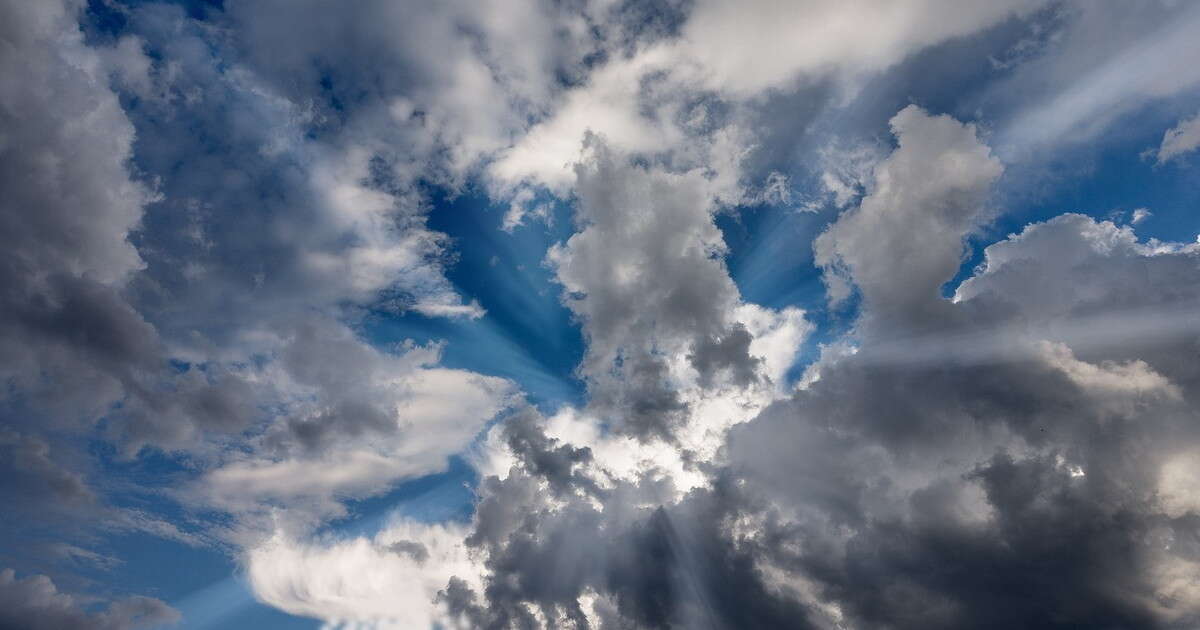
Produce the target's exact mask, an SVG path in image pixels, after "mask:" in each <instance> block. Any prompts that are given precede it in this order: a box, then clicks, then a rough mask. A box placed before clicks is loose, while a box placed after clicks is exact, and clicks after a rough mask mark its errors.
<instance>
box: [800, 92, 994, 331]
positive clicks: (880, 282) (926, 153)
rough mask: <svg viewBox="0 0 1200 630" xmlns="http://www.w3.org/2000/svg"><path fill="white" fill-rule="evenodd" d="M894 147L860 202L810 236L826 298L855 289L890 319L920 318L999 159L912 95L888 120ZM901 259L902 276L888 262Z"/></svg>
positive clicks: (953, 268)
mask: <svg viewBox="0 0 1200 630" xmlns="http://www.w3.org/2000/svg"><path fill="white" fill-rule="evenodd" d="M891 126H892V131H893V133H895V134H896V138H897V141H898V142H899V148H897V149H896V151H894V152H893V153H892V154H891V156H889V157H888V158H886V159H884V160H883V161H882V162H880V163H879V165H878V166H877V167H876V168H875V171H874V181H873V183H872V186H871V188H870V189H869V191H868V192H867V194H866V196H865V197H863V200H862V203H861V204H860V205H859V206H858V207H857V208H854V209H851V210H849V211H847V212H846V213H844V214H843V215H842V216H841V217H839V218H838V220H837V221H836V222H835V223H834V224H833V225H831V226H830V227H829V228H828V229H827V230H826V232H825V233H824V234H822V235H821V236H820V237H818V238H817V240H816V241H815V243H814V252H815V253H814V255H815V260H816V263H817V264H818V265H820V266H821V267H822V268H823V269H824V270H825V282H826V285H827V286H828V287H829V290H830V291H829V293H830V297H831V300H832V301H833V302H834V303H837V302H840V301H842V300H844V299H845V298H846V297H848V295H849V290H850V286H849V283H851V282H852V283H853V284H854V285H855V286H857V287H858V289H859V290H860V291H861V292H862V295H863V299H864V301H865V302H866V304H867V306H868V309H869V312H870V313H872V314H875V315H877V316H878V317H879V318H880V319H882V320H884V321H887V322H889V325H890V324H891V323H892V322H893V320H904V319H908V320H914V321H915V320H919V319H921V318H923V317H926V316H927V315H928V314H927V313H925V312H924V309H926V308H929V307H930V306H931V305H936V304H937V300H936V299H934V298H936V297H937V296H939V295H940V291H941V287H942V285H943V284H945V283H946V282H947V281H949V280H950V278H952V277H953V276H954V274H955V272H957V270H958V267H959V265H960V264H961V261H962V255H963V253H962V252H963V239H964V238H965V237H966V236H967V234H969V233H970V232H971V231H972V230H973V229H975V228H976V227H978V226H979V225H980V224H981V223H982V222H983V221H984V220H985V218H986V217H987V214H986V212H985V208H984V202H985V199H986V195H987V193H988V191H989V188H990V186H991V184H992V183H993V182H994V181H995V180H996V178H997V177H999V176H1000V174H1001V172H1003V167H1002V166H1001V164H1000V161H999V160H997V159H996V158H995V157H993V156H992V155H991V152H990V150H989V149H988V147H987V146H985V145H984V144H982V143H981V142H980V141H979V139H978V137H977V136H976V132H975V128H974V127H973V126H971V125H963V124H961V123H959V122H958V121H956V120H954V119H952V118H950V117H949V116H931V115H929V114H928V113H926V112H925V111H924V110H922V109H920V108H918V107H916V106H912V105H910V106H909V107H906V108H905V109H903V110H901V111H900V112H899V113H898V114H896V116H895V117H893V118H892V120H891ZM897 265H902V266H903V267H904V269H905V274H904V276H903V277H897V276H896V274H895V269H896V266H897Z"/></svg>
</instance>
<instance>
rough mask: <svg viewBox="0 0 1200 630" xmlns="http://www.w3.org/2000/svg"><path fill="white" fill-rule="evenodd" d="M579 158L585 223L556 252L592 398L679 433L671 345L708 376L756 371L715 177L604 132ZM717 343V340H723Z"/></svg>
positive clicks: (612, 411)
mask: <svg viewBox="0 0 1200 630" xmlns="http://www.w3.org/2000/svg"><path fill="white" fill-rule="evenodd" d="M588 146H589V154H588V156H587V157H585V159H584V160H583V161H581V162H580V163H579V165H578V166H577V167H576V177H577V183H576V186H577V195H578V203H577V207H576V215H575V221H576V224H577V225H578V230H579V231H578V232H576V233H575V234H574V235H573V236H572V237H571V238H570V239H568V240H567V242H566V243H565V244H562V245H557V246H555V247H553V248H552V249H551V250H550V252H549V254H548V256H547V260H548V262H549V264H550V265H551V266H552V268H553V269H554V271H555V273H556V274H557V279H558V281H559V282H560V283H561V284H562V285H563V288H564V293H563V302H564V303H565V304H566V305H567V307H568V308H570V309H571V310H572V312H574V313H575V315H576V316H577V317H578V318H579V319H580V321H581V323H582V324H583V331H584V334H585V335H586V337H587V340H588V350H587V355H586V356H585V358H584V361H583V364H582V365H581V366H580V368H579V373H580V375H581V376H582V377H583V378H584V380H585V381H586V382H587V383H588V387H589V394H590V396H591V400H592V404H593V406H594V407H595V408H596V409H598V410H599V411H600V412H601V413H602V414H604V415H608V416H612V417H613V419H614V420H615V421H616V423H617V425H618V426H623V427H624V428H625V429H627V430H629V431H631V432H632V433H633V434H635V435H638V436H640V437H650V436H658V437H665V438H669V437H670V435H671V434H672V431H673V427H674V426H675V425H677V424H678V423H679V422H680V418H679V415H680V414H681V413H683V411H684V410H685V408H684V403H683V402H682V401H681V400H679V398H678V395H677V393H676V392H675V391H674V390H673V389H672V387H671V385H670V384H669V382H668V379H667V367H666V365H665V360H666V359H665V355H669V354H670V353H672V352H675V351H677V350H683V351H686V349H687V348H690V347H695V348H696V356H697V357H700V358H698V359H696V360H695V361H697V362H698V363H695V365H696V367H697V368H698V369H699V370H700V372H701V376H702V378H704V379H706V380H711V379H712V378H713V376H714V373H715V372H716V371H718V370H720V369H723V368H730V369H731V371H732V374H733V378H734V379H735V380H739V381H744V380H746V378H747V374H749V373H750V371H751V370H752V369H753V367H752V366H753V365H754V364H755V362H754V360H753V359H752V358H751V357H750V356H749V354H748V345H749V344H748V339H747V338H746V335H745V330H744V329H739V328H738V327H737V326H736V325H735V322H733V321H731V319H732V318H731V312H732V310H733V308H734V307H736V305H737V304H738V302H739V300H740V297H739V295H738V291H737V287H736V286H734V284H733V281H732V280H731V279H730V278H729V274H728V272H727V271H726V269H725V265H724V263H723V261H722V260H721V259H720V257H719V256H720V255H721V254H722V253H723V252H724V248H725V245H724V241H723V240H722V237H721V233H720V231H719V230H718V229H717V227H716V225H715V224H714V223H713V218H712V214H711V213H712V212H713V210H714V207H713V204H714V201H713V198H712V195H711V190H712V188H711V186H710V185H709V183H708V182H707V180H706V179H705V178H704V177H703V176H702V175H701V174H700V173H699V172H697V171H690V172H687V173H683V174H673V173H669V172H664V171H662V170H657V169H647V168H644V167H641V166H637V165H634V164H630V163H629V157H628V156H626V155H624V154H622V153H620V152H618V151H615V150H612V149H610V148H609V147H608V146H607V145H606V144H605V142H604V140H603V139H602V138H599V137H592V138H591V139H590V140H589V144H588ZM714 344H715V345H714Z"/></svg>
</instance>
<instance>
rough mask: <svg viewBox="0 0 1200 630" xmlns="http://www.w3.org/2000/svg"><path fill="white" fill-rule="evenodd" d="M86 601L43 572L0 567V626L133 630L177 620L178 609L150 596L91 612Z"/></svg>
mask: <svg viewBox="0 0 1200 630" xmlns="http://www.w3.org/2000/svg"><path fill="white" fill-rule="evenodd" d="M87 603H88V602H86V601H80V600H79V599H77V598H76V597H74V596H72V595H69V594H67V593H63V592H62V591H59V590H58V588H57V587H56V586H55V585H54V582H52V581H51V580H50V578H48V577H46V576H44V575H30V576H27V577H23V578H18V577H17V576H16V573H15V572H14V571H13V570H12V569H3V570H0V627H4V628H14V629H15V628H27V629H28V630H43V629H44V630H59V629H61V628H96V629H97V630H134V629H136V628H160V627H163V626H164V625H171V624H174V623H175V622H177V621H179V619H180V616H179V612H178V611H176V610H175V609H173V608H171V607H170V606H167V605H166V604H164V603H163V602H161V601H159V600H157V599H153V598H150V597H130V598H126V599H121V600H117V601H114V602H112V603H110V604H108V605H107V606H106V607H105V608H103V609H102V610H99V611H95V612H91V611H89V610H88V608H89V607H87V606H86V604H87Z"/></svg>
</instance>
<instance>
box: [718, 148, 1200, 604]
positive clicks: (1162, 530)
mask: <svg viewBox="0 0 1200 630" xmlns="http://www.w3.org/2000/svg"><path fill="white" fill-rule="evenodd" d="M903 150H904V149H903V144H902V147H901V148H900V149H897V154H898V153H899V152H901V151H903ZM953 151H954V149H950V152H951V153H953ZM894 155H896V154H894ZM878 176H883V177H887V176H888V173H887V171H886V170H885V171H883V172H882V173H877V177H878ZM929 179H930V178H929V177H923V178H921V181H929ZM985 182H986V179H985ZM904 183H905V182H900V183H895V182H889V185H892V186H902V185H903V184H904ZM882 184H883V182H880V181H877V182H876V183H875V186H876V189H875V190H876V191H878V190H881V189H884V188H882V187H881V186H882ZM873 194H874V193H873ZM866 204H867V201H865V200H864V206H865V205H866ZM972 205H975V204H974V203H973V204H972ZM937 207H938V206H936V205H935V209H934V210H933V212H934V214H937V213H938V210H937ZM904 208H905V206H904V205H903V204H898V205H896V206H887V207H886V209H887V210H893V209H899V210H903V209H904ZM967 216H970V215H967ZM972 220H976V219H972ZM938 225H939V226H940V225H942V224H941V223H939V224H938ZM958 225H959V227H958V228H956V229H955V228H951V229H948V230H945V231H944V232H935V231H932V230H930V231H929V233H923V234H911V233H908V234H909V236H910V237H911V238H912V239H913V240H914V241H915V242H920V243H925V244H926V245H928V243H929V241H928V240H926V239H930V238H940V239H942V243H943V245H942V246H941V248H940V249H939V248H938V247H934V248H931V249H932V251H933V252H934V254H932V256H934V257H935V258H936V257H938V256H937V255H936V252H938V251H941V252H943V255H941V256H940V258H938V259H939V260H941V263H939V266H938V268H939V271H938V272H937V273H934V272H933V271H932V269H933V267H932V266H931V267H929V269H930V270H931V271H930V272H929V273H927V274H922V273H918V274H916V279H915V281H914V279H913V278H912V277H910V276H911V270H910V269H909V268H908V266H907V265H906V264H903V263H907V262H908V261H910V260H912V257H911V256H909V257H907V258H906V257H901V256H897V257H896V258H895V259H894V260H895V262H896V263H897V264H895V265H894V266H893V267H892V268H891V270H890V272H889V271H886V270H884V269H883V268H882V267H873V266H865V265H863V264H861V263H859V264H857V265H853V264H852V265H848V266H847V267H848V269H847V271H848V273H849V280H851V281H853V282H854V283H855V284H857V285H858V286H860V287H862V290H863V293H864V298H866V310H865V312H864V314H863V318H864V321H866V322H869V324H870V325H869V326H867V327H865V328H864V333H863V335H862V337H861V338H860V340H859V348H858V351H857V352H856V353H854V354H849V355H845V356H841V357H840V358H836V359H832V358H831V359H829V360H828V361H826V362H824V363H823V364H820V365H819V366H818V369H819V373H820V377H819V379H818V380H816V381H815V382H813V383H811V384H810V385H809V386H808V388H807V389H804V390H801V391H799V392H797V393H796V395H795V397H794V398H793V399H792V400H791V401H787V402H783V403H778V404H776V405H775V406H773V407H771V408H768V409H767V410H766V411H765V412H763V414H761V415H760V417H759V418H757V419H756V420H755V421H753V422H750V423H747V424H745V425H742V426H740V427H737V428H735V429H734V430H733V431H732V432H731V435H730V439H729V445H728V454H729V457H730V465H731V471H732V472H733V473H734V474H735V475H736V476H737V477H738V478H739V479H741V480H743V482H744V484H745V485H744V490H745V492H747V493H748V494H749V495H751V496H754V497H757V498H759V499H760V500H762V501H765V502H766V505H769V506H770V507H769V508H767V509H766V511H765V513H764V514H765V516H763V517H762V518H763V519H764V521H763V522H764V523H766V526H765V527H764V529H763V530H762V532H763V533H762V534H760V536H759V537H760V538H761V539H765V540H772V541H773V542H774V544H773V545H769V546H766V547H764V548H763V555H762V556H761V557H760V559H759V562H760V563H761V565H762V566H768V567H775V568H776V569H778V570H782V571H784V572H785V573H787V574H790V575H793V576H795V577H796V578H797V579H804V580H807V581H808V583H810V584H811V585H812V588H813V589H814V590H815V592H816V593H817V594H818V598H819V599H820V600H824V601H826V602H828V603H832V604H834V605H836V606H838V607H839V610H840V611H841V614H843V615H845V619H846V620H847V621H849V622H851V623H854V624H861V625H865V626H869V627H890V628H953V627H963V626H971V627H997V628H1000V627H1013V626H1021V627H1038V628H1042V627H1045V628H1053V627H1130V628H1132V627H1164V628H1166V627H1170V628H1175V627H1179V628H1182V627H1189V626H1190V625H1192V624H1194V623H1195V621H1196V619H1197V615H1200V607H1198V606H1197V604H1198V603H1200V602H1198V600H1196V598H1195V597H1194V596H1192V595H1191V594H1189V593H1187V592H1186V591H1181V590H1180V587H1179V584H1178V581H1177V580H1178V579H1186V578H1177V577H1176V576H1182V575H1190V573H1189V571H1194V570H1195V568H1196V566H1197V565H1196V564H1195V563H1196V558H1197V556H1196V554H1195V551H1194V549H1193V546H1192V545H1191V544H1190V543H1187V542H1183V541H1189V540H1191V535H1190V534H1189V533H1187V532H1188V530H1187V528H1188V527H1189V525H1186V524H1185V523H1187V522H1189V520H1188V519H1191V518H1194V514H1193V513H1192V512H1187V511H1186V509H1187V508H1184V507H1182V505H1190V504H1189V503H1186V501H1185V502H1184V503H1183V504H1180V505H1176V507H1174V508H1168V507H1164V503H1163V502H1162V496H1163V493H1164V492H1165V491H1166V490H1164V486H1163V484H1164V483H1165V482H1164V481H1163V479H1164V477H1163V474H1164V473H1163V472H1162V471H1163V470H1165V469H1164V466H1171V465H1172V464H1171V462H1174V461H1178V460H1177V458H1178V457H1180V455H1179V453H1180V452H1181V451H1182V452H1188V451H1187V449H1189V448H1193V447H1194V445H1195V444H1197V443H1200V442H1198V438H1200V435H1198V434H1197V432H1196V429H1195V426H1196V416H1195V411H1194V404H1192V403H1191V402H1190V401H1192V400H1194V396H1195V394H1196V391H1197V390H1196V377H1195V370H1194V369H1193V368H1192V367H1191V365H1192V364H1193V363H1194V361H1191V360H1190V359H1189V358H1187V357H1192V356H1194V353H1195V348H1196V345H1195V344H1196V334H1197V332H1198V328H1200V327H1198V326H1197V325H1195V323H1194V322H1193V323H1191V324H1190V325H1184V324H1182V322H1181V323H1179V324H1177V325H1174V326H1172V327H1170V328H1167V329H1165V330H1155V329H1154V327H1155V325H1156V323H1157V322H1158V321H1161V320H1156V319H1155V318H1153V317H1149V318H1147V319H1146V320H1144V321H1141V322H1136V321H1134V322H1131V321H1128V320H1129V318H1128V317H1124V318H1122V317H1121V314H1122V313H1123V312H1125V311H1127V310H1128V309H1130V308H1139V309H1141V311H1140V312H1142V313H1146V314H1153V313H1155V312H1166V313H1171V312H1175V311H1179V312H1186V309H1190V308H1193V305H1194V304H1195V299H1196V298H1195V291H1196V289H1197V286H1198V285H1197V282H1196V279H1197V273H1196V272H1197V266H1196V265H1197V260H1196V256H1197V252H1196V249H1195V247H1194V246H1188V245H1177V244H1174V245H1173V244H1162V243H1154V242H1151V243H1141V242H1139V241H1137V239H1136V237H1135V236H1134V234H1133V232H1132V230H1131V229H1130V228H1120V227H1117V226H1115V225H1113V224H1111V223H1107V222H1097V221H1094V220H1092V219H1089V218H1087V217H1083V216H1080V215H1064V216H1062V217H1059V218H1056V219H1054V220H1052V221H1049V222H1047V223H1044V224H1038V225H1033V226H1029V227H1027V228H1026V229H1025V231H1024V232H1023V233H1022V234H1020V235H1014V236H1012V237H1010V238H1009V239H1007V240H1005V241H1002V242H1000V243H997V244H995V245H992V246H991V247H989V248H988V251H987V257H986V261H985V264H984V265H983V266H981V268H980V269H979V270H978V271H977V273H976V274H975V276H974V277H972V278H971V279H970V280H968V281H967V282H965V283H964V284H963V285H962V286H961V287H959V289H958V291H957V294H956V299H955V301H953V302H951V301H949V300H945V299H943V298H941V297H940V295H938V293H937V291H936V289H937V288H938V287H939V286H940V284H941V283H942V282H944V281H945V280H946V279H947V278H948V274H947V270H946V269H942V267H946V268H947V269H948V268H949V263H950V262H951V261H952V260H953V257H952V256H951V254H952V253H953V254H954V255H955V256H957V251H958V250H957V248H958V247H960V246H961V245H960V239H961V238H962V230H963V229H969V221H968V222H966V223H959V224H958ZM902 233H903V232H902ZM827 234H834V235H837V234H838V230H831V231H830V232H829V233H827ZM843 245H844V244H843ZM862 246H864V247H869V246H871V245H868V244H867V242H866V241H864V242H863V243H862ZM883 251H886V252H892V250H889V249H887V248H886V247H885V248H883ZM899 251H900V252H905V251H909V250H905V249H901V250H899ZM845 253H846V252H845V251H844V250H843V252H842V254H843V256H845ZM856 254H857V252H851V253H850V256H849V258H850V259H851V260H863V259H856V258H855V256H856ZM917 263H918V265H917V269H918V271H919V270H920V269H923V268H924V267H922V266H921V264H920V263H921V259H920V258H918V259H917ZM856 270H864V271H865V275H864V276H861V277H860V276H859V275H857V274H856V273H855V271H856ZM950 273H952V269H951V270H950ZM873 286H885V287H887V289H886V290H884V291H882V292H881V293H874V292H873V291H874V289H873V288H872V287H873ZM900 290H912V291H913V293H912V294H911V295H906V296H903V298H904V301H901V302H900V303H901V304H903V305H904V308H903V309H899V310H896V309H895V304H896V303H895V302H894V301H892V300H890V299H889V298H890V297H891V296H892V295H893V293H892V291H900ZM881 295H882V296H883V297H884V299H880V297H879V296H881ZM935 303H936V304H937V305H938V306H937V307H936V308H931V305H932V304H935ZM1106 314H1115V316H1116V318H1115V319H1114V318H1113V317H1105V315H1106ZM1110 323H1120V324H1121V326H1122V327H1120V328H1119V327H1115V326H1107V327H1102V328H1100V329H1099V330H1080V329H1079V327H1080V326H1081V325H1088V324H1093V325H1100V324H1110ZM906 335H911V336H912V337H911V338H912V339H913V340H914V341H915V343H906V344H905V345H900V346H898V347H900V348H905V349H906V350H910V351H912V355H913V356H911V357H909V359H910V360H906V357H905V356H904V353H903V352H895V348H896V347H897V346H892V347H889V346H891V345H892V344H895V343H896V341H898V340H903V339H904V338H905V336H906ZM1042 335H1046V336H1042ZM984 338H987V339H989V341H988V342H987V345H986V348H985V347H984V346H977V347H975V348H973V349H971V350H969V351H963V349H962V348H961V345H963V344H966V343H976V342H978V341H979V340H981V339H984ZM1047 338H1048V339H1051V340H1053V342H1054V343H1050V344H1047V343H1046V342H1041V343H1040V344H1039V343H1036V342H1037V340H1038V339H1047ZM1060 342H1066V343H1065V345H1054V344H1055V343H1060ZM1076 347H1078V350H1077V352H1074V353H1072V352H1071V349H1074V348H1076ZM877 348H878V350H877ZM926 351H927V352H931V353H932V354H930V355H929V356H924V355H922V354H921V353H922V352H926ZM879 352H882V353H883V355H882V358H884V360H880V359H881V355H880V354H878V353H879ZM1168 494H1169V493H1168ZM1168 540H1169V541H1180V542H1179V543H1177V544H1175V545H1170V546H1169V547H1165V548H1164V547H1163V546H1162V541H1168Z"/></svg>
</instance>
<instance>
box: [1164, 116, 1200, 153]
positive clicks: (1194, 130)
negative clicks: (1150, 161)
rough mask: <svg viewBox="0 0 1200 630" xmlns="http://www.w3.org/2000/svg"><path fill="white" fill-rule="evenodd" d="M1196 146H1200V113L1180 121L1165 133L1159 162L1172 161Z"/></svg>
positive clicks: (1193, 149)
mask: <svg viewBox="0 0 1200 630" xmlns="http://www.w3.org/2000/svg"><path fill="white" fill-rule="evenodd" d="M1196 147H1200V114H1196V115H1195V116H1192V117H1191V118H1188V119H1187V120H1181V121H1179V124H1178V125H1175V126H1174V127H1172V128H1170V129H1168V130H1167V132H1166V133H1164V134H1163V139H1162V144H1161V145H1160V146H1159V147H1158V163H1159V164H1165V163H1167V162H1170V161H1171V160H1174V159H1176V158H1178V157H1179V156H1181V155H1184V154H1187V153H1191V152H1192V151H1195V150H1196Z"/></svg>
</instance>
